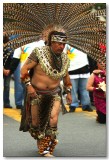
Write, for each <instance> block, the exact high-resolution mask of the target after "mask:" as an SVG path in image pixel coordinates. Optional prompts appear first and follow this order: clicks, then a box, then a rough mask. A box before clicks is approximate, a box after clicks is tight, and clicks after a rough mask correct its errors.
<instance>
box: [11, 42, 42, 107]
mask: <svg viewBox="0 0 109 160" xmlns="http://www.w3.org/2000/svg"><path fill="white" fill-rule="evenodd" d="M43 45H44V41H42V40H40V41H36V42H32V43H29V44H26V45H24V46H21V47H19V48H17V49H15V50H14V54H13V59H12V62H11V66H10V73H13V75H14V86H15V104H16V108H17V109H21V110H22V109H23V105H24V94H25V86H24V84H23V83H22V82H21V79H20V70H21V67H22V66H23V64H24V63H25V61H26V59H27V58H28V56H29V55H30V53H31V52H32V50H33V49H34V46H43Z"/></svg>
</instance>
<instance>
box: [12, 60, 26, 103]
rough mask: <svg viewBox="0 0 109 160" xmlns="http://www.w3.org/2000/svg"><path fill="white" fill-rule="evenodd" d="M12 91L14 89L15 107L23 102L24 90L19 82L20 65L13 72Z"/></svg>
mask: <svg viewBox="0 0 109 160" xmlns="http://www.w3.org/2000/svg"><path fill="white" fill-rule="evenodd" d="M14 89H15V92H14V94H15V104H16V106H18V105H20V106H21V105H22V103H23V100H24V89H23V87H22V83H21V80H20V63H19V65H18V66H17V68H16V70H15V71H14Z"/></svg>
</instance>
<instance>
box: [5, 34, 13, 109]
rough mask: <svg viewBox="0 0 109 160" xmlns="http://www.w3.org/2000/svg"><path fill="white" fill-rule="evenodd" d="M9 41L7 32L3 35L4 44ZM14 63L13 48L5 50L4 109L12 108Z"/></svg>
mask: <svg viewBox="0 0 109 160" xmlns="http://www.w3.org/2000/svg"><path fill="white" fill-rule="evenodd" d="M8 41H9V36H8V35H7V34H6V32H4V33H3V44H5V43H7V42H8ZM11 61H12V54H11V48H8V49H5V48H4V49H3V79H4V90H3V103H4V104H3V105H4V108H12V106H11V105H10V99H9V98H10V80H11V74H10V63H11Z"/></svg>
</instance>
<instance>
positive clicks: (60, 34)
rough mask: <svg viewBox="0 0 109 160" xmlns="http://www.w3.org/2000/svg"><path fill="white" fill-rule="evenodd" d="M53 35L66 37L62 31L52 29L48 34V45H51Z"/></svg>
mask: <svg viewBox="0 0 109 160" xmlns="http://www.w3.org/2000/svg"><path fill="white" fill-rule="evenodd" d="M53 35H54V36H55V35H57V36H60V37H61V36H62V37H65V38H67V36H66V34H65V33H64V32H58V31H52V32H50V33H49V35H48V46H51V38H52V36H53Z"/></svg>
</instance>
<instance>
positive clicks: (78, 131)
mask: <svg viewBox="0 0 109 160" xmlns="http://www.w3.org/2000/svg"><path fill="white" fill-rule="evenodd" d="M12 83H13V82H12ZM11 85H12V86H13V84H11ZM12 86H11V101H12V104H13V105H14V95H13V88H12ZM3 112H4V116H3V156H4V157H40V155H39V154H38V152H37V151H38V149H37V146H36V141H35V140H34V139H33V138H32V137H31V136H30V134H29V133H28V132H22V131H19V126H20V119H21V115H20V110H18V109H16V108H15V107H14V108H13V109H4V110H3ZM58 130H59V135H58V136H57V138H58V140H59V143H58V145H57V146H56V149H55V150H54V156H55V157H102V158H103V157H106V156H107V134H106V133H107V130H106V125H105V124H99V123H97V122H96V111H95V109H94V111H93V112H87V111H82V109H81V108H77V109H76V111H75V112H72V113H67V114H65V115H62V113H60V116H59V123H58Z"/></svg>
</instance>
